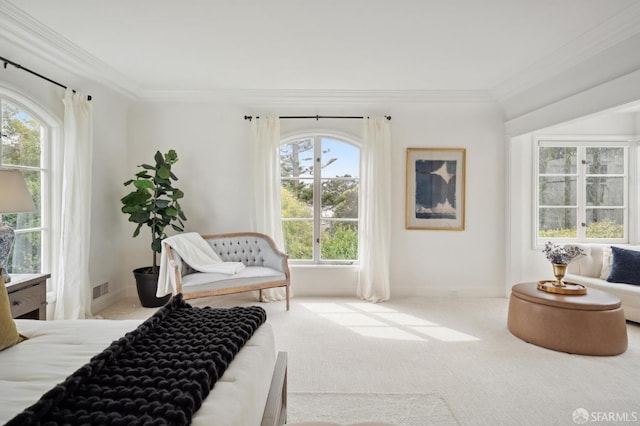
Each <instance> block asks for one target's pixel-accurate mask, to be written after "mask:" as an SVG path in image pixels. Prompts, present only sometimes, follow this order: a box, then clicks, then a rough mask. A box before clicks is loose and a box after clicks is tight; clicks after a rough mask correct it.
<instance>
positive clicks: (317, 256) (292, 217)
mask: <svg viewBox="0 0 640 426" xmlns="http://www.w3.org/2000/svg"><path fill="white" fill-rule="evenodd" d="M280 170H281V194H282V206H281V209H282V210H281V211H282V228H283V234H284V240H285V248H286V251H287V254H288V255H289V259H290V260H292V261H294V262H300V263H314V264H321V263H335V264H341V263H342V264H345V263H346V264H351V263H354V262H356V261H357V260H358V218H359V213H358V190H359V186H360V185H359V184H360V179H359V176H360V149H359V148H358V146H357V145H356V144H355V143H354V142H352V141H347V140H346V139H343V138H338V137H332V136H327V135H323V134H313V135H305V136H304V137H296V138H290V139H288V140H285V141H283V143H282V144H281V146H280Z"/></svg>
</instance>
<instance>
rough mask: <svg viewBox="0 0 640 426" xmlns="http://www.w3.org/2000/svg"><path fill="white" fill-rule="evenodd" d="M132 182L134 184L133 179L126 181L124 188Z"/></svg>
mask: <svg viewBox="0 0 640 426" xmlns="http://www.w3.org/2000/svg"><path fill="white" fill-rule="evenodd" d="M131 182H133V179H129V180H128V181H126V182H125V183H124V186H127V185H131Z"/></svg>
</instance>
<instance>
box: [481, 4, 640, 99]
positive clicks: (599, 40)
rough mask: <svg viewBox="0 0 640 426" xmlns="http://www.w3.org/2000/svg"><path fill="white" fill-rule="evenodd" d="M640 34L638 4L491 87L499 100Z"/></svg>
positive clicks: (639, 6)
mask: <svg viewBox="0 0 640 426" xmlns="http://www.w3.org/2000/svg"><path fill="white" fill-rule="evenodd" d="M638 33H640V3H636V4H634V5H632V6H630V7H628V8H627V9H625V10H623V11H622V12H620V13H619V14H617V15H615V16H613V17H611V18H610V19H608V20H607V21H605V22H603V23H602V24H600V25H598V26H597V27H595V28H593V29H591V30H589V31H587V32H586V33H584V34H583V35H582V36H581V37H579V38H577V39H575V40H573V41H571V42H569V43H567V44H565V45H564V46H562V47H561V48H559V49H557V50H556V51H555V52H553V53H552V54H551V55H549V56H547V57H545V58H543V59H541V60H539V61H537V62H535V63H534V64H532V65H531V66H529V67H528V68H526V69H524V70H523V71H521V72H520V73H518V74H516V75H515V76H513V77H512V78H509V79H508V80H506V81H504V82H503V83H500V84H499V85H498V86H496V87H495V88H494V90H493V95H494V98H495V99H496V100H497V101H498V102H502V101H504V100H506V99H508V98H510V97H513V96H515V95H517V94H518V93H521V92H523V91H525V90H527V89H530V88H532V87H534V86H536V85H537V84H540V83H542V82H543V81H545V80H548V79H550V78H551V77H553V76H555V75H557V74H559V73H561V72H562V71H566V70H568V69H569V68H571V67H573V66H576V65H578V64H580V63H581V62H584V61H585V60H587V59H589V58H590V57H593V56H595V55H597V54H598V53H601V52H603V51H605V50H607V49H609V48H611V47H613V46H615V45H616V44H618V43H620V42H622V41H624V40H627V39H629V38H631V37H633V36H634V35H636V34H638Z"/></svg>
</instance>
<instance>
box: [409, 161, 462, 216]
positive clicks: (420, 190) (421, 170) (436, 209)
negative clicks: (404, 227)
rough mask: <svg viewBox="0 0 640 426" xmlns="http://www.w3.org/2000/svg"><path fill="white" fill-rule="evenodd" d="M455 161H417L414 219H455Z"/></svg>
mask: <svg viewBox="0 0 640 426" xmlns="http://www.w3.org/2000/svg"><path fill="white" fill-rule="evenodd" d="M456 166H457V162H456V161H442V160H417V161H416V162H415V167H416V195H415V196H416V199H415V217H416V218H418V219H456Z"/></svg>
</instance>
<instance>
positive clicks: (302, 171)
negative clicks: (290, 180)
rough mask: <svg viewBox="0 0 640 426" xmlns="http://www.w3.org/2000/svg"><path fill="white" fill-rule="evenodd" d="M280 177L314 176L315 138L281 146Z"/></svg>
mask: <svg viewBox="0 0 640 426" xmlns="http://www.w3.org/2000/svg"><path fill="white" fill-rule="evenodd" d="M280 177H294V178H296V177H308V178H309V177H313V139H303V140H300V141H297V142H292V143H289V144H286V145H281V146H280Z"/></svg>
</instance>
